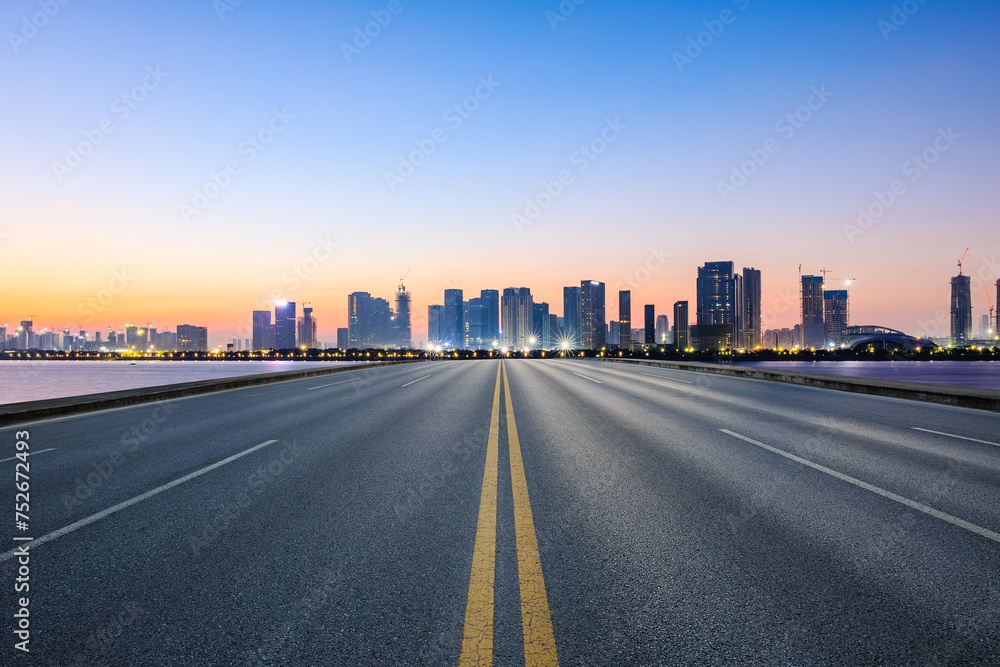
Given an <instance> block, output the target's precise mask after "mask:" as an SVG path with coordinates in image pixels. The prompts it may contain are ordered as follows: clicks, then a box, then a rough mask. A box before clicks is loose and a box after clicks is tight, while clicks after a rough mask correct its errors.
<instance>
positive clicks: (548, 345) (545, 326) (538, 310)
mask: <svg viewBox="0 0 1000 667" xmlns="http://www.w3.org/2000/svg"><path fill="white" fill-rule="evenodd" d="M532 313H533V315H532V318H531V332H532V335H531V338H532V339H533V340H534V342H531V340H529V341H528V344H529V346H530V347H531V348H533V349H539V350H549V349H552V327H551V322H550V321H549V304H547V303H544V302H543V303H536V304H533V306H532Z"/></svg>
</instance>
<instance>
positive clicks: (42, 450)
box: [0, 447, 56, 463]
mask: <svg viewBox="0 0 1000 667" xmlns="http://www.w3.org/2000/svg"><path fill="white" fill-rule="evenodd" d="M54 451H56V448H55V447H49V448H48V449H39V450H38V451H37V452H29V454H30V455H31V456H34V455H35V454H44V453H45V452H54ZM16 458H17V457H16V456H12V457H10V458H9V459H0V463H7V461H13V460H14V459H16ZM29 458H30V457H29Z"/></svg>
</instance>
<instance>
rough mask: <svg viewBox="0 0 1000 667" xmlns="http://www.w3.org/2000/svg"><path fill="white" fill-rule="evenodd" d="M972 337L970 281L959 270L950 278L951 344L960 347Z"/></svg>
mask: <svg viewBox="0 0 1000 667" xmlns="http://www.w3.org/2000/svg"><path fill="white" fill-rule="evenodd" d="M971 338H972V283H971V281H970V278H969V276H963V275H962V272H961V270H959V272H958V275H957V276H955V277H954V278H952V279H951V344H952V345H953V346H954V347H962V346H964V345H968V344H969V339H971Z"/></svg>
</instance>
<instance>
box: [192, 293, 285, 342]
mask: <svg viewBox="0 0 1000 667" xmlns="http://www.w3.org/2000/svg"><path fill="white" fill-rule="evenodd" d="M179 334H180V332H178V335H179ZM294 347H295V302H294V301H278V302H277V303H275V304H274V349H276V350H291V349H292V348H294Z"/></svg>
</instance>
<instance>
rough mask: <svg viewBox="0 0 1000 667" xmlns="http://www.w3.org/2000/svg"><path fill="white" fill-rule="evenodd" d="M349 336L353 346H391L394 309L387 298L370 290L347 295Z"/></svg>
mask: <svg viewBox="0 0 1000 667" xmlns="http://www.w3.org/2000/svg"><path fill="white" fill-rule="evenodd" d="M347 330H348V331H347V336H348V344H349V345H350V346H351V347H352V348H356V349H359V350H363V349H365V348H376V347H381V348H386V347H391V346H392V345H393V344H394V343H395V341H394V338H393V331H392V309H391V308H390V307H389V302H388V301H386V300H385V299H380V298H376V297H372V295H371V294H369V293H368V292H354V293H353V294H350V295H349V296H348V297H347Z"/></svg>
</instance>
